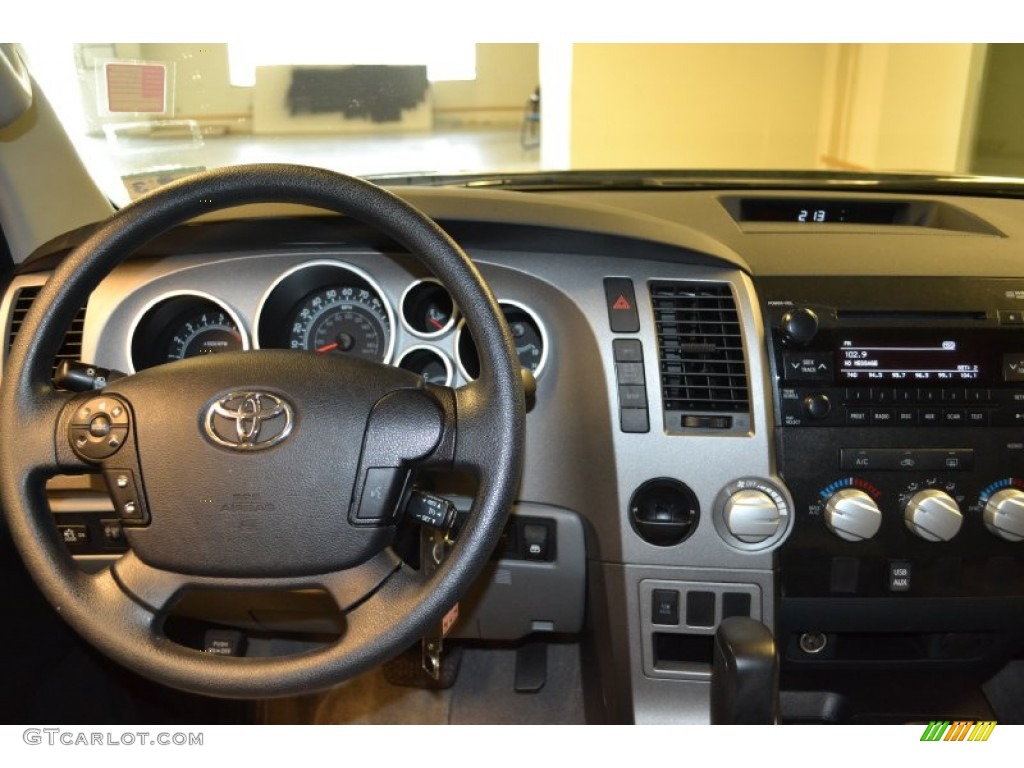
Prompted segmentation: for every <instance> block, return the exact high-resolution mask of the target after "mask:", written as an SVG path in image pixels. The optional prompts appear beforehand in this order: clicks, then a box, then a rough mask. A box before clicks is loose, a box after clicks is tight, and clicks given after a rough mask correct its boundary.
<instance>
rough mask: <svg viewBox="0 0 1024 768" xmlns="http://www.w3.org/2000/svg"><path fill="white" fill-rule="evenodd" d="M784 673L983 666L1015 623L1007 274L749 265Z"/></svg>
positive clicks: (1021, 559)
mask: <svg viewBox="0 0 1024 768" xmlns="http://www.w3.org/2000/svg"><path fill="white" fill-rule="evenodd" d="M758 288H759V290H760V293H761V299H762V302H763V306H764V308H765V313H766V323H765V324H766V327H767V329H768V333H769V336H770V348H771V365H772V366H773V367H774V371H773V373H774V376H773V381H774V382H775V389H774V393H773V394H774V397H775V414H776V416H775V421H776V424H775V426H776V437H777V443H776V449H777V457H778V471H779V475H780V476H781V477H782V478H783V480H784V481H785V483H786V486H787V488H788V489H789V491H790V492H791V494H792V497H793V501H794V516H795V520H794V525H793V532H792V535H791V536H790V538H789V539H788V541H787V542H786V543H785V545H784V546H783V547H782V548H781V550H780V551H779V553H778V560H777V567H778V575H779V590H780V595H779V604H778V608H779V611H778V622H777V637H776V640H777V644H778V646H779V650H780V654H781V656H782V661H783V673H784V681H783V682H784V685H785V682H786V680H785V675H786V673H788V674H789V678H790V681H794V680H799V674H800V671H801V670H812V669H813V670H816V671H818V672H820V671H821V670H822V668H831V669H832V670H834V671H835V672H837V673H839V672H842V671H843V670H849V671H851V672H856V673H857V674H860V673H863V672H870V671H873V670H874V671H879V672H883V671H886V670H889V671H893V670H898V671H900V672H912V671H914V670H921V671H925V670H937V669H941V670H944V671H948V672H954V673H955V672H971V673H973V674H975V675H976V674H977V673H978V672H979V671H981V672H983V671H985V670H986V669H988V668H989V666H990V665H992V664H994V663H995V661H996V660H997V659H998V658H999V657H1000V654H1005V653H1006V649H1007V648H1009V647H1010V644H1011V643H1013V642H1015V641H1016V640H1017V639H1019V637H1020V635H1021V633H1022V629H1024V429H1022V427H1024V291H1022V290H1021V289H1022V288H1024V286H1022V285H1021V282H1020V281H1019V280H994V279H988V280H964V279H955V280H954V279H942V278H935V279H930V280H927V279H920V278H918V279H915V280H913V281H911V280H901V279H891V280H888V281H886V282H885V283H884V284H880V283H879V281H877V280H874V279H871V280H868V279H856V278H825V279H822V278H813V279H810V278H772V279H765V280H762V281H760V282H759V284H758Z"/></svg>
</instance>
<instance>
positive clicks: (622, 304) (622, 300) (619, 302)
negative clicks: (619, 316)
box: [612, 294, 632, 310]
mask: <svg viewBox="0 0 1024 768" xmlns="http://www.w3.org/2000/svg"><path fill="white" fill-rule="evenodd" d="M612 309H619V310H624V309H632V307H631V306H630V305H629V300H628V299H626V297H625V296H623V295H622V294H619V298H617V299H616V300H615V303H614V304H612Z"/></svg>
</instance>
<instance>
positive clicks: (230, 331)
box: [132, 293, 249, 371]
mask: <svg viewBox="0 0 1024 768" xmlns="http://www.w3.org/2000/svg"><path fill="white" fill-rule="evenodd" d="M248 348H249V339H248V337H247V336H246V333H245V330H244V328H242V326H241V324H240V322H239V319H238V316H237V315H235V314H234V313H233V312H231V311H230V310H229V309H228V308H227V307H225V306H224V305H222V304H221V303H220V302H219V301H217V300H215V299H214V298H213V297H210V296H207V295H205V294H199V293H179V294H173V295H171V296H167V297H166V298H164V299H162V300H160V301H158V302H156V303H155V304H153V305H151V306H150V307H149V308H148V309H147V310H146V311H145V312H144V313H143V314H142V316H141V317H140V318H139V320H138V322H137V323H136V325H135V328H134V330H133V331H132V365H133V366H134V368H135V370H136V371H141V370H144V369H146V368H152V367H153V366H154V365H160V364H161V363H168V362H171V361H173V360H184V359H185V358H187V357H198V356H199V355H212V354H216V353H219V352H233V351H235V350H241V349H248Z"/></svg>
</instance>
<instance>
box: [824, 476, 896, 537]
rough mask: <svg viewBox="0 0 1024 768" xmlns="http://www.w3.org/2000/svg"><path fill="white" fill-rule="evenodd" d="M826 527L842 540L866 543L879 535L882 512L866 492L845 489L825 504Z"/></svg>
mask: <svg viewBox="0 0 1024 768" xmlns="http://www.w3.org/2000/svg"><path fill="white" fill-rule="evenodd" d="M825 525H827V526H828V529H829V530H830V531H832V533H834V534H835V535H836V536H838V537H839V538H841V539H846V540H847V541H864V540H865V539H870V538H871V537H872V536H874V535H875V534H876V533H878V529H879V528H880V527H881V526H882V511H881V510H880V509H879V508H878V505H877V504H875V500H874V499H872V498H871V497H870V496H868V495H867V494H866V493H864V491H858V490H857V489H856V488H843V490H841V491H837V492H836V493H834V494H832V496H831V497H830V498H829V500H828V501H827V502H826V504H825Z"/></svg>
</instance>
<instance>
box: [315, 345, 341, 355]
mask: <svg viewBox="0 0 1024 768" xmlns="http://www.w3.org/2000/svg"><path fill="white" fill-rule="evenodd" d="M337 348H338V342H334V343H333V344H324V345H323V346H322V347H317V350H316V351H317V354H319V355H322V354H323V353H324V352H330V351H331V350H334V349H337Z"/></svg>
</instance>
